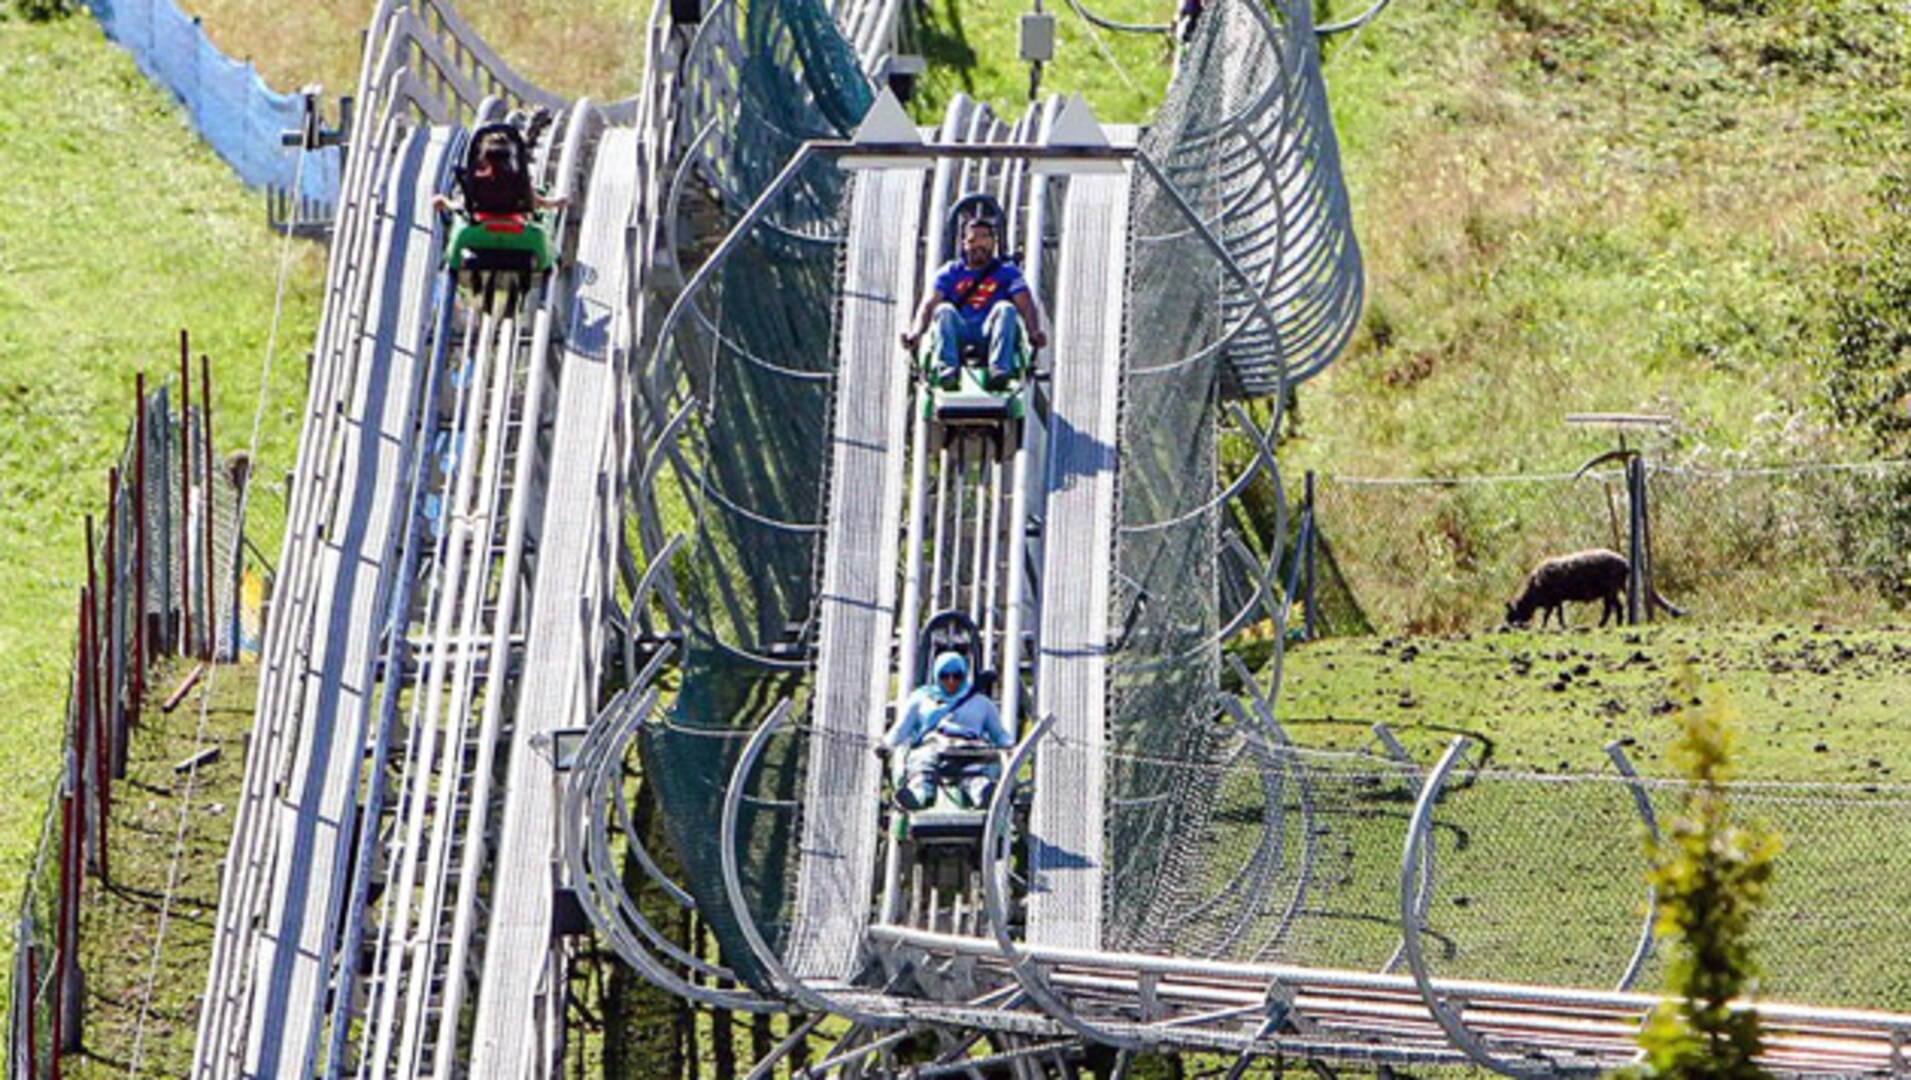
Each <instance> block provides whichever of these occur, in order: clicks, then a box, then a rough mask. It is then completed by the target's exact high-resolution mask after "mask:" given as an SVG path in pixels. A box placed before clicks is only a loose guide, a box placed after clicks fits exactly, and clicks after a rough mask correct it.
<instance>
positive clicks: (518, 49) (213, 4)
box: [181, 0, 651, 101]
mask: <svg viewBox="0 0 1911 1080" xmlns="http://www.w3.org/2000/svg"><path fill="white" fill-rule="evenodd" d="M181 6H182V7H183V8H184V9H185V10H186V13H187V14H189V15H193V16H196V17H198V18H200V19H202V20H204V23H205V27H206V32H207V33H208V34H210V35H211V36H212V40H213V41H214V42H215V43H216V44H218V46H219V47H220V48H221V49H223V50H225V52H226V53H227V54H228V55H230V56H235V57H238V58H239V59H241V60H251V61H252V62H253V63H254V64H256V65H257V66H258V68H259V72H260V74H262V75H263V76H264V77H265V81H266V82H267V83H268V84H270V85H271V86H272V87H273V88H274V89H278V90H292V89H295V88H297V87H300V86H303V85H305V84H307V83H312V82H318V83H322V84H323V85H324V86H325V88H326V91H327V92H328V93H331V94H350V93H354V92H355V91H356V89H357V86H358V68H359V55H360V49H361V41H362V38H363V34H364V31H365V28H366V26H368V25H369V24H370V22H371V17H372V9H373V8H374V7H375V6H376V5H375V4H373V3H372V2H371V0H315V2H312V3H304V4H284V3H278V2H276V0H181ZM650 8H651V0H487V2H485V3H466V4H461V5H459V8H458V13H459V15H460V16H462V17H463V18H465V19H467V20H469V21H470V22H471V24H472V26H473V27H474V28H476V29H477V31H478V32H479V34H481V35H482V36H483V37H484V39H485V41H487V42H488V43H490V45H491V46H492V47H493V48H495V49H496V50H497V51H498V53H499V54H500V55H501V56H503V57H504V59H505V60H506V61H507V62H509V63H510V64H511V65H512V66H514V67H516V68H517V69H518V70H519V71H520V72H522V73H524V74H525V75H527V76H529V77H530V78H531V80H532V81H533V82H536V83H537V84H539V85H540V86H544V87H546V88H548V89H550V90H554V91H556V92H557V93H560V94H564V95H566V96H585V95H588V96H590V97H592V98H595V99H596V100H598V101H612V100H616V99H617V98H622V97H630V96H632V95H634V94H636V93H637V91H638V89H639V80H640V79H641V77H642V75H643V55H644V33H643V31H644V26H645V25H646V22H647V20H648V19H649V17H650Z"/></svg>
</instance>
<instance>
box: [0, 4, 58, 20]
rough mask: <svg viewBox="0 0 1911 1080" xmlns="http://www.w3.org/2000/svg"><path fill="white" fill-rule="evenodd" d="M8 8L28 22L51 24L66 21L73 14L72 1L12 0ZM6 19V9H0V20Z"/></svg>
mask: <svg viewBox="0 0 1911 1080" xmlns="http://www.w3.org/2000/svg"><path fill="white" fill-rule="evenodd" d="M8 8H10V9H11V10H12V12H13V13H14V14H15V15H17V16H19V17H20V18H22V19H25V20H26V21H28V22H51V21H53V20H54V19H64V18H66V17H67V16H68V15H71V14H73V9H74V5H73V2H72V0H10V3H9V4H8ZM5 17H6V9H0V19H4V18H5Z"/></svg>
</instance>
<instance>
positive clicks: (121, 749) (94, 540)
mask: <svg viewBox="0 0 1911 1080" xmlns="http://www.w3.org/2000/svg"><path fill="white" fill-rule="evenodd" d="M189 356H190V350H189V348H188V342H187V339H186V337H185V335H184V334H182V335H181V336H180V370H179V378H178V380H177V381H176V382H174V383H172V384H170V385H168V386H164V387H161V388H159V389H157V390H155V391H153V392H152V393H150V394H149V393H147V392H146V388H145V378H144V376H141V378H140V382H139V386H138V392H137V404H136V406H135V408H134V417H133V422H132V427H131V430H130V431H129V432H128V435H127V442H126V448H125V450H124V451H123V452H122V453H121V455H120V460H119V463H118V464H117V465H116V466H114V467H113V468H112V469H110V470H109V472H108V480H107V486H108V496H107V504H106V505H107V509H106V512H105V514H104V515H103V516H102V517H101V518H100V519H97V520H96V519H94V518H93V517H91V516H88V518H87V520H86V524H85V544H86V584H85V585H84V586H83V587H82V588H81V590H80V596H79V604H78V625H77V630H76V634H75V649H74V662H73V669H72V672H71V676H70V682H69V690H68V697H67V708H66V716H65V725H66V727H65V752H64V755H63V764H62V767H61V770H60V774H59V776H58V778H57V780H56V781H55V783H54V788H53V792H52V794H51V796H50V798H49V802H48V807H47V813H46V818H45V822H44V825H43V826H42V829H41V834H40V844H39V848H38V850H37V852H36V853H35V855H34V860H33V869H32V872H31V873H30V875H29V877H28V879H27V884H26V890H25V895H24V896H23V897H22V899H21V902H20V908H19V917H18V921H17V923H16V925H15V929H14V966H13V972H12V989H11V994H10V996H9V999H8V1000H9V1003H10V1004H9V1008H10V1015H9V1017H8V1047H9V1049H8V1054H7V1074H6V1075H7V1077H8V1078H9V1080H23V1078H35V1080H37V1078H40V1077H51V1076H58V1075H59V1069H60V1065H59V1061H60V1059H61V1058H62V1057H64V1056H65V1055H68V1054H71V1053H73V1052H74V1051H76V1050H78V1049H79V1048H80V1040H81V1026H82V1022H83V1020H84V1016H83V1013H82V1007H83V1001H84V990H83V987H84V982H83V978H82V974H81V970H80V963H79V951H80V950H79V946H80V942H79V930H80V917H79V912H80V900H81V896H82V893H83V891H84V888H85V882H86V878H87V877H88V876H91V877H93V878H94V879H95V880H97V881H98V882H100V883H101V884H104V883H106V882H108V881H110V880H111V877H112V866H111V862H110V852H111V850H112V848H111V844H110V843H109V839H110V838H109V835H108V822H109V820H110V815H111V809H112V800H113V782H114V781H115V780H117V779H121V778H123V777H124V775H125V769H126V748H127V739H128V737H129V735H130V731H131V727H132V725H133V724H134V723H135V722H137V719H138V715H139V709H140V705H141V703H142V702H143V701H145V700H146V697H147V691H148V689H149V687H148V685H147V682H146V680H147V678H148V675H149V673H150V671H151V670H152V665H153V663H154V661H156V660H158V659H160V658H162V657H178V656H183V657H197V658H200V659H204V660H212V659H230V658H232V657H233V656H234V655H236V653H237V651H238V649H239V646H240V618H239V613H240V605H239V599H238V594H239V588H238V585H239V581H240V575H241V555H242V553H243V547H244V544H243V535H242V534H243V530H242V529H241V527H240V520H239V513H238V510H239V491H240V486H241V485H242V484H244V483H245V481H246V472H247V468H246V463H245V462H244V460H243V459H228V460H227V461H224V462H221V461H217V460H215V458H214V455H213V452H212V446H213V441H212V440H213V432H212V430H211V428H212V421H211V416H210V414H209V412H208V411H207V410H206V409H205V408H203V406H201V405H198V404H195V401H197V402H206V401H210V400H211V394H210V391H211V375H210V372H209V365H208V364H207V363H206V361H205V358H204V357H201V358H200V364H199V368H198V371H197V373H196V374H197V380H198V382H197V385H196V386H195V385H194V374H195V373H194V372H193V370H192V367H191V364H190V361H189V359H188V358H189Z"/></svg>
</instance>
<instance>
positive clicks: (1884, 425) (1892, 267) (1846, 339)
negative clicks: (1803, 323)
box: [1816, 172, 1911, 457]
mask: <svg viewBox="0 0 1911 1080" xmlns="http://www.w3.org/2000/svg"><path fill="white" fill-rule="evenodd" d="M1871 216H1872V219H1873V220H1874V222H1875V224H1876V232H1875V233H1874V234H1873V236H1872V237H1871V238H1870V239H1869V240H1868V242H1864V243H1859V242H1856V241H1854V240H1852V239H1851V238H1849V237H1839V238H1835V243H1836V245H1837V250H1838V252H1839V254H1840V255H1841V256H1842V258H1841V259H1840V261H1839V262H1838V264H1837V266H1836V269H1835V271H1834V273H1833V274H1832V275H1831V279H1830V284H1829V287H1828V289H1827V293H1828V295H1827V297H1826V299H1827V301H1828V303H1829V307H1830V310H1831V335H1830V342H1829V347H1828V348H1827V349H1826V351H1825V352H1823V353H1821V354H1820V355H1819V356H1818V357H1817V358H1816V366H1817V368H1818V376H1819V379H1820V383H1821V387H1822V392H1823V396H1824V406H1825V408H1826V409H1827V410H1828V411H1829V413H1830V415H1831V418H1832V419H1833V420H1834V421H1835V422H1837V423H1839V424H1841V425H1844V426H1846V427H1849V428H1851V429H1853V430H1854V431H1857V432H1860V433H1862V434H1863V435H1864V436H1865V437H1866V438H1867V439H1868V440H1869V442H1870V444H1871V447H1872V449H1873V450H1874V451H1875V452H1877V453H1878V455H1879V456H1881V457H1898V456H1901V455H1903V454H1904V453H1905V452H1906V451H1907V450H1911V410H1907V405H1908V404H1911V177H1908V176H1906V175H1905V174H1904V173H1900V172H1893V173H1890V174H1888V175H1886V176H1885V177H1884V178H1883V179H1882V181H1880V183H1879V190H1878V194H1877V197H1876V200H1875V202H1874V205H1873V208H1872V212H1871Z"/></svg>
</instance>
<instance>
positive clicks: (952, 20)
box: [913, 0, 977, 95]
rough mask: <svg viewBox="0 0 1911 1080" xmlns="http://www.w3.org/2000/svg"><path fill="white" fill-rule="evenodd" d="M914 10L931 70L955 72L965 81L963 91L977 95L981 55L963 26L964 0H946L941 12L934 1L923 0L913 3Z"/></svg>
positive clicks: (922, 50)
mask: <svg viewBox="0 0 1911 1080" xmlns="http://www.w3.org/2000/svg"><path fill="white" fill-rule="evenodd" d="M913 13H914V26H915V32H916V33H915V40H916V49H917V51H918V52H920V53H921V54H922V58H923V59H924V60H926V61H928V64H929V67H930V69H931V70H945V71H952V72H954V73H955V75H956V78H957V79H958V80H960V81H961V83H962V92H963V93H965V94H970V95H973V94H974V93H975V76H974V74H973V72H974V70H975V65H976V60H977V56H976V52H975V46H973V45H970V44H969V35H968V33H967V32H966V31H965V30H964V29H963V27H962V5H961V2H960V0H942V10H941V12H940V13H938V12H937V10H936V5H935V4H934V3H932V2H930V0H919V2H918V3H916V4H914V5H913Z"/></svg>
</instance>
